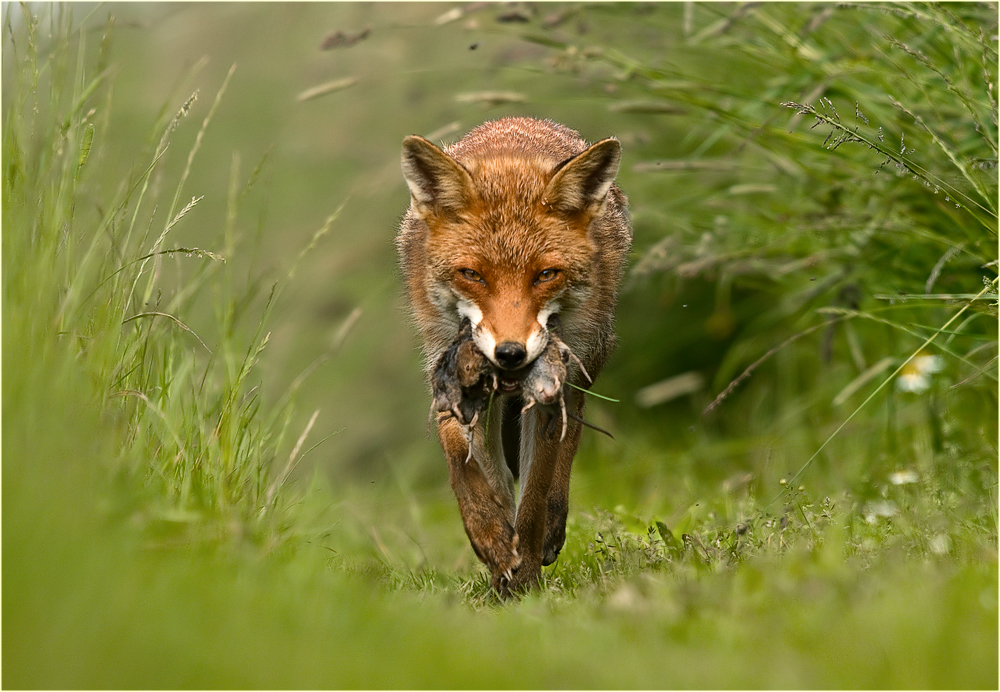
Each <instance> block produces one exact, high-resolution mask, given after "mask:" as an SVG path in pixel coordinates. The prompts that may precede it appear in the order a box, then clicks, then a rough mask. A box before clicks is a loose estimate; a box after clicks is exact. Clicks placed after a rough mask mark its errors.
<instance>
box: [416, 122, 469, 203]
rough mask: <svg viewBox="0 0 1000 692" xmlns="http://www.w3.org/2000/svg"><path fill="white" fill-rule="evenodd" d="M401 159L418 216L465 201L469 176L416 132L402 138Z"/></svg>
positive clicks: (457, 164)
mask: <svg viewBox="0 0 1000 692" xmlns="http://www.w3.org/2000/svg"><path fill="white" fill-rule="evenodd" d="M402 162H403V177H404V178H406V184H407V185H408V186H409V188H410V199H411V203H412V205H413V210H414V211H415V212H416V214H417V216H418V217H420V218H421V219H423V218H426V217H427V216H428V215H430V214H432V213H434V212H435V211H438V212H440V211H457V210H459V209H461V208H463V207H465V206H467V205H468V203H469V201H470V200H471V198H472V191H473V189H474V188H473V183H472V176H470V175H469V172H468V171H467V170H465V168H463V167H462V164H460V163H459V162H458V161H456V160H455V159H453V158H452V157H450V156H448V155H447V154H446V153H444V152H443V151H441V150H440V149H439V148H437V147H436V146H434V145H433V144H431V142H429V141H428V140H426V139H424V138H423V137H418V136H417V135H410V136H409V137H407V138H406V139H404V140H403V161H402Z"/></svg>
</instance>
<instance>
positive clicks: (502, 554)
mask: <svg viewBox="0 0 1000 692" xmlns="http://www.w3.org/2000/svg"><path fill="white" fill-rule="evenodd" d="M511 534H512V536H511V538H510V539H509V540H508V541H498V542H496V543H494V544H493V545H492V546H491V547H490V548H485V546H481V547H480V551H481V552H482V553H483V554H482V557H483V558H484V559H483V562H485V563H486V565H487V566H488V567H489V568H490V574H491V577H490V584H491V585H492V586H493V590H494V591H496V592H497V593H498V594H500V595H501V596H502V597H504V598H506V597H507V596H508V595H509V585H510V584H512V583H514V581H515V580H516V578H517V573H518V572H519V571H520V569H521V555H520V554H519V553H518V551H517V547H518V537H517V534H515V533H513V529H511Z"/></svg>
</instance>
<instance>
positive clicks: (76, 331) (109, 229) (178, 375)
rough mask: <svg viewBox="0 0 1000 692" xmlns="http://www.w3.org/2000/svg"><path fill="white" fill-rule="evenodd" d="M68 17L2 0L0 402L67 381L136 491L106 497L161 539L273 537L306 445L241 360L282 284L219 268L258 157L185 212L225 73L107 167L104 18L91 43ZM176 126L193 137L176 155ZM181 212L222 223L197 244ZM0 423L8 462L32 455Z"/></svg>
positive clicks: (248, 362) (10, 404) (250, 358)
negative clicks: (174, 171)
mask: <svg viewBox="0 0 1000 692" xmlns="http://www.w3.org/2000/svg"><path fill="white" fill-rule="evenodd" d="M77 21H78V20H77V19H76V18H75V17H74V7H73V6H71V5H69V6H54V7H51V8H47V9H46V10H45V11H44V12H43V13H42V14H41V15H32V14H31V13H30V12H29V10H28V8H27V6H21V7H17V6H14V5H8V6H7V7H6V16H5V18H4V33H5V42H4V43H5V51H6V55H5V62H8V64H9V66H10V68H11V69H10V70H9V71H8V72H7V73H6V74H5V85H4V92H5V98H4V131H3V159H4V184H3V212H4V229H5V231H4V234H3V257H4V325H5V329H4V353H5V358H4V380H5V386H4V408H5V409H6V410H8V411H20V412H24V411H27V410H29V409H31V408H32V407H38V406H44V405H45V404H44V399H42V400H40V399H39V398H38V391H39V389H43V390H48V389H51V390H52V391H53V396H54V397H57V396H59V394H58V390H59V388H60V386H61V384H62V383H63V382H64V381H65V380H70V381H78V380H79V381H80V386H81V387H83V389H82V391H81V392H80V393H79V396H80V397H81V398H80V400H79V401H77V403H76V405H77V406H79V407H80V409H85V410H87V416H88V419H95V420H96V421H98V422H97V423H96V424H97V425H99V426H100V427H101V428H102V429H103V430H104V434H106V435H108V436H110V438H111V439H113V440H114V443H113V445H112V451H111V452H110V454H111V458H108V459H106V460H105V466H106V468H105V472H106V473H108V474H113V475H117V476H119V477H120V478H121V479H122V480H123V482H125V483H126V484H127V485H128V486H130V487H131V488H132V490H131V491H130V493H127V494H123V495H122V497H123V498H129V499H128V500H126V502H127V503H134V505H133V506H130V507H126V508H119V509H120V510H122V511H125V510H127V511H128V512H129V513H130V514H131V515H132V518H133V520H135V521H138V522H140V523H142V524H144V525H148V526H149V527H151V528H154V529H156V530H157V531H159V532H166V535H169V536H170V538H171V539H172V540H176V539H178V538H180V539H181V540H201V539H208V540H219V539H221V538H223V537H225V536H227V535H231V534H235V535H238V536H245V537H249V538H252V539H253V540H255V541H258V542H261V543H267V542H272V541H276V540H279V537H280V534H281V530H280V527H281V526H282V523H283V522H287V519H288V517H287V511H288V508H289V506H290V505H291V504H292V503H294V502H295V498H294V497H290V496H289V493H287V492H286V491H285V489H284V488H282V484H283V482H284V481H285V480H286V478H287V475H288V471H289V470H290V469H289V468H284V470H283V467H286V466H288V465H289V464H291V465H294V463H295V461H296V460H297V458H296V457H297V455H298V453H299V452H300V451H302V449H301V443H302V442H303V440H299V444H298V445H294V446H293V443H294V442H295V440H294V439H292V440H289V439H288V436H289V431H288V423H289V420H290V414H291V410H292V409H291V406H292V399H293V396H291V395H292V394H294V392H289V393H288V394H289V396H286V397H284V400H283V401H282V402H280V403H279V406H278V407H271V408H270V410H269V409H268V407H266V406H265V405H264V404H263V403H262V397H261V393H260V390H259V384H260V377H259V375H258V374H257V373H256V370H255V369H256V367H257V365H258V362H259V358H260V355H261V353H262V352H263V351H264V350H265V349H266V347H267V342H268V336H269V334H268V332H267V326H266V325H267V321H268V315H269V312H270V310H271V308H272V306H273V304H274V298H275V295H276V293H277V292H278V290H279V286H278V284H274V285H271V286H270V287H268V286H261V285H259V281H258V280H255V279H253V278H252V277H251V279H250V280H249V281H248V282H247V285H245V286H243V287H240V286H239V284H238V281H237V277H236V276H234V275H233V273H232V271H230V270H229V267H228V265H227V258H229V257H231V255H232V253H235V252H237V248H238V247H239V242H238V241H239V233H240V226H241V219H240V218H239V214H240V204H241V201H242V200H243V198H244V197H245V195H247V194H248V193H249V194H253V185H254V182H255V180H256V179H257V177H258V175H259V167H258V169H257V170H254V171H253V172H252V173H251V174H250V176H249V177H248V178H243V177H241V175H242V174H241V171H240V170H239V166H238V165H234V166H233V167H232V176H231V180H230V185H229V189H230V199H229V200H228V205H227V206H228V214H227V218H226V219H225V220H224V221H223V222H220V221H219V220H215V221H214V222H213V221H209V220H204V219H199V218H198V216H199V211H200V210H199V207H198V203H199V201H200V200H201V199H202V197H201V196H200V195H198V194H197V191H189V190H188V189H187V181H188V178H189V175H190V171H191V169H192V167H193V166H197V165H198V154H199V149H200V146H201V143H202V142H203V141H204V139H205V138H207V137H211V131H212V119H213V115H214V113H215V112H216V109H217V107H218V105H219V104H220V102H221V101H222V99H223V98H224V94H225V90H226V86H227V84H228V83H229V80H230V77H232V75H233V70H230V72H229V75H228V76H227V77H226V79H225V81H224V82H223V83H222V84H221V85H220V86H219V87H218V92H217V93H216V94H215V96H214V97H210V98H208V99H205V98H203V97H202V98H199V94H198V93H197V92H195V93H194V94H191V95H190V96H187V97H184V98H183V99H182V100H180V101H179V102H177V103H175V104H174V105H173V106H168V109H169V110H167V111H166V112H167V116H166V117H165V118H163V119H162V120H161V121H160V122H158V123H156V124H155V126H154V130H153V131H152V132H151V133H150V137H149V141H150V142H151V143H153V144H152V145H151V146H149V147H148V148H147V150H146V151H140V152H137V159H136V162H135V164H134V166H133V168H132V170H131V171H120V172H119V173H118V175H117V177H116V176H115V175H114V174H111V173H110V172H109V171H108V170H107V169H106V168H104V165H103V160H104V158H105V155H104V152H105V150H106V149H107V148H108V147H115V146H117V145H118V143H117V142H116V138H115V132H114V127H113V125H112V124H111V123H112V117H111V109H112V107H113V105H114V100H115V98H114V92H113V78H112V70H110V69H109V68H108V67H107V66H106V65H107V50H108V47H109V44H110V37H111V35H112V32H113V29H114V25H113V20H109V21H108V23H107V25H106V27H105V29H104V31H103V36H102V37H101V41H100V42H99V43H98V45H96V46H91V45H89V43H90V42H91V41H92V40H93V38H92V37H93V36H94V34H92V33H90V32H88V31H85V30H83V29H82V28H81V27H82V26H83V25H82V24H78V23H77ZM94 49H96V51H95V50H94ZM234 68H235V66H234ZM206 101H207V103H206ZM186 128H194V129H195V132H196V135H195V138H194V143H193V145H192V146H191V148H190V149H189V150H188V151H187V152H182V151H175V150H174V148H173V146H174V137H175V135H177V134H178V133H182V132H183V131H184V130H185V129H186ZM171 156H175V157H177V156H182V157H185V158H184V159H182V160H184V161H185V162H186V163H185V165H184V167H183V169H182V172H181V173H180V174H179V176H178V177H176V178H175V179H170V178H169V177H166V176H165V175H164V166H165V164H166V162H167V159H168V158H169V157H171ZM234 162H235V163H236V164H238V158H234ZM261 163H262V164H263V162H261ZM331 220H332V219H331ZM188 223H200V224H203V225H206V226H208V225H209V224H212V223H214V225H215V226H216V227H217V228H220V229H222V231H221V232H219V233H218V235H217V237H215V238H206V240H208V241H209V243H210V244H209V245H207V246H206V247H182V246H178V245H177V244H176V243H173V242H172V232H173V231H174V229H175V228H176V227H178V226H180V225H181V224H188ZM261 292H263V294H264V296H265V298H264V300H263V303H261V300H259V299H258V298H257V294H258V293H261ZM205 305H212V306H214V307H213V311H214V315H215V320H214V324H213V327H214V331H213V332H211V333H196V332H195V331H194V330H193V329H192V328H191V327H189V326H188V324H187V322H188V321H189V318H188V317H187V315H188V314H190V313H191V312H192V311H193V310H194V309H195V308H198V309H204V306H205ZM37 415H38V416H39V417H40V419H39V421H38V422H39V423H40V424H41V422H42V421H44V420H48V422H49V424H51V425H54V426H56V428H58V421H57V419H56V420H49V419H48V418H47V415H48V414H46V412H45V411H39V412H38V413H37ZM95 416H96V418H95ZM10 420H11V418H10V417H8V418H6V419H5V433H6V432H9V433H11V435H10V437H7V435H5V439H6V440H7V441H8V442H7V444H6V445H5V451H7V452H8V456H7V459H8V463H7V464H5V473H6V472H7V470H8V469H10V468H16V467H18V466H19V465H22V464H29V463H30V461H29V460H30V459H31V456H32V455H31V446H30V440H26V439H24V438H22V437H21V436H20V434H18V433H23V430H18V429H11V428H8V421H10ZM35 432H36V434H44V433H43V432H42V431H39V430H36V431H35ZM21 445H25V446H23V447H22V446H21ZM289 449H291V450H293V452H292V457H291V458H290V459H288V463H284V459H281V460H279V459H278V454H279V453H284V454H288V453H289V452H288V450H289ZM59 463H62V460H60V462H59Z"/></svg>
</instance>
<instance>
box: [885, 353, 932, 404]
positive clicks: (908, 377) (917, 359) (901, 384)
mask: <svg viewBox="0 0 1000 692" xmlns="http://www.w3.org/2000/svg"><path fill="white" fill-rule="evenodd" d="M943 368H944V365H943V364H942V362H941V357H940V356H930V355H926V354H923V353H921V354H918V355H916V356H914V357H913V359H912V360H911V361H910V362H909V363H907V364H906V365H904V366H903V371H902V372H901V373H899V377H897V378H896V388H897V389H899V390H900V391H903V392H916V393H918V394H919V393H920V392H922V391H924V390H925V389H927V388H928V387H930V386H931V385H930V375H931V374H933V373H935V372H941V370H942V369H943Z"/></svg>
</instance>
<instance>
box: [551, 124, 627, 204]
mask: <svg viewBox="0 0 1000 692" xmlns="http://www.w3.org/2000/svg"><path fill="white" fill-rule="evenodd" d="M621 158H622V146H621V144H619V143H618V140H617V139H613V138H611V139H605V140H603V141H600V142H598V143H597V144H594V145H592V146H590V147H589V148H588V149H587V150H586V151H584V152H582V153H580V154H577V155H576V156H574V157H573V158H571V159H568V160H567V161H564V162H563V163H562V164H560V166H559V168H557V169H556V174H555V175H554V176H552V180H550V181H549V184H548V186H547V187H546V188H545V194H544V196H543V199H544V200H545V202H546V205H547V206H549V207H550V208H554V209H556V210H558V211H561V212H563V213H567V214H579V213H592V214H597V213H599V212H600V210H601V207H603V206H604V201H605V200H606V199H607V197H608V191H609V190H610V189H611V184H612V183H614V182H615V176H616V175H618V164H619V163H620V162H621Z"/></svg>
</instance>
